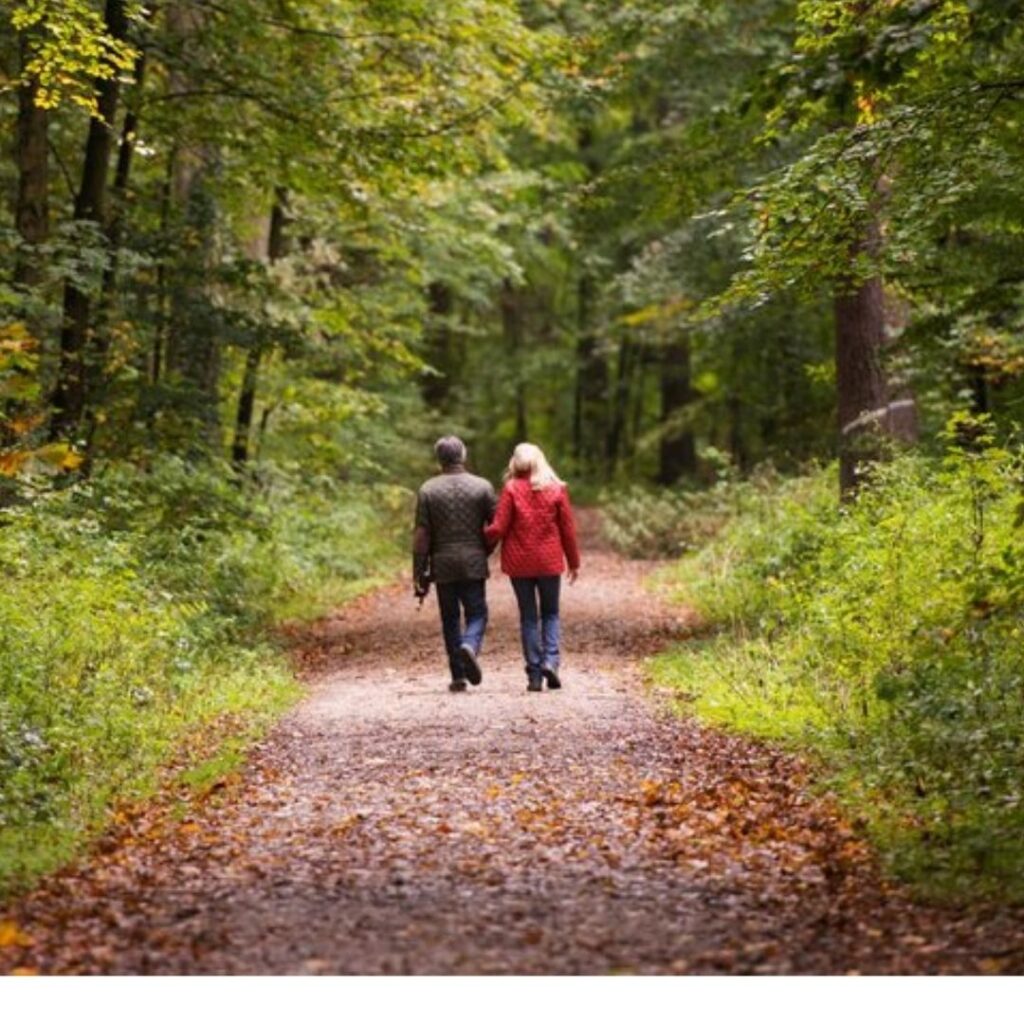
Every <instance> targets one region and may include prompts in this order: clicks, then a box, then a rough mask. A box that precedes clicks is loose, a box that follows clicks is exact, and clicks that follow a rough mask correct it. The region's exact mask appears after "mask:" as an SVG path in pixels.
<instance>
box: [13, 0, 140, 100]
mask: <svg viewBox="0 0 1024 1024" xmlns="http://www.w3.org/2000/svg"><path fill="white" fill-rule="evenodd" d="M126 7H127V8H128V10H129V12H130V14H132V15H134V16H135V17H136V18H138V17H141V5H140V4H137V3H128V4H126ZM10 19H11V25H12V27H13V28H15V29H16V30H17V31H18V32H20V33H23V34H24V36H25V38H26V40H27V43H28V46H27V59H26V60H25V61H24V63H23V65H22V68H21V78H20V82H19V84H23V83H28V82H34V83H35V84H36V88H37V91H36V98H35V102H36V104H37V105H38V106H40V107H44V108H54V107H58V106H60V105H61V104H62V103H70V104H74V105H75V106H78V107H80V108H81V109H83V110H86V111H87V112H89V113H90V114H94V113H95V112H96V95H95V88H96V82H97V81H98V80H102V79H109V78H114V77H117V76H119V75H125V74H127V73H128V72H130V71H131V69H132V65H133V64H134V63H135V58H136V52H135V50H134V49H133V48H132V47H131V46H129V45H126V44H125V43H123V42H121V41H119V40H117V39H112V38H111V37H110V36H109V35H108V33H107V32H106V27H105V26H104V24H103V18H102V16H101V15H100V14H99V13H98V12H97V11H96V10H95V9H94V8H93V5H92V4H91V3H89V2H88V0H21V2H20V3H18V4H17V5H16V6H15V7H14V9H13V10H12V11H11V14H10Z"/></svg>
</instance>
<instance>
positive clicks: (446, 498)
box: [414, 472, 498, 583]
mask: <svg viewBox="0 0 1024 1024" xmlns="http://www.w3.org/2000/svg"><path fill="white" fill-rule="evenodd" d="M497 501H498V499H497V496H496V495H495V493H494V488H493V487H492V486H491V485H490V483H489V482H488V481H486V480H484V479H483V477H479V476H474V475H473V474H472V473H467V472H454V473H441V474H440V475H439V476H435V477H431V478H430V479H429V480H428V481H427V482H426V483H425V484H424V485H423V486H422V487H421V488H420V492H419V496H418V498H417V501H416V535H417V537H416V552H415V555H418V556H419V557H414V571H415V573H416V577H417V579H419V578H422V571H423V568H424V561H425V560H424V558H423V555H425V554H428V555H429V568H430V578H431V579H432V580H433V581H434V582H435V583H454V582H455V581H457V580H482V579H486V578H487V576H488V575H489V573H488V569H487V547H486V543H485V541H484V527H485V526H486V525H487V524H488V523H489V522H490V521H491V520H492V519H493V518H494V509H495V506H496V505H497ZM424 533H425V536H424ZM422 548H425V550H421V549H422Z"/></svg>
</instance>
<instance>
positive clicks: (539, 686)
mask: <svg viewBox="0 0 1024 1024" xmlns="http://www.w3.org/2000/svg"><path fill="white" fill-rule="evenodd" d="M526 688H527V690H529V691H530V693H540V691H541V690H543V689H544V683H543V682H542V681H541V680H540V679H531V680H530V681H529V682H528V683H527V684H526Z"/></svg>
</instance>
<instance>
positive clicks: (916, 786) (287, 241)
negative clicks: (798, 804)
mask: <svg viewBox="0 0 1024 1024" xmlns="http://www.w3.org/2000/svg"><path fill="white" fill-rule="evenodd" d="M1022 8H1024V4H1021V3H1019V2H1017V0H998V2H997V0H891V2H880V0H742V2H741V0H679V2H673V3H668V2H653V0H627V2H621V3H612V2H603V0H521V2H514V0H446V2H445V3H443V4H438V3H428V2H423V0H380V2H373V3H354V2H350V0H163V2H156V0H154V2H151V3H147V4H142V3H137V2H134V0H105V2H95V0H20V2H13V3H12V2H11V0H7V2H6V3H4V4H3V7H2V15H3V16H2V19H0V118H2V124H3V138H4V140H5V150H4V159H3V160H2V162H0V566H2V570H3V575H4V587H3V588H2V592H0V879H2V880H3V885H5V886H11V887H13V886H18V885H22V884H24V883H25V881H26V880H28V879H31V878H32V877H35V876H37V875H38V873H39V872H41V871H45V870H47V869H49V868H51V867H53V866H55V865H56V864H58V863H60V862H62V861H63V860H64V859H66V858H67V857H68V856H69V854H70V853H71V852H73V851H74V850H75V849H77V848H78V847H79V846H80V844H81V842H82V841H83V838H84V837H87V836H89V835H91V834H93V833H94V832H95V830H96V829H98V828H100V827H102V824H103V823H104V821H106V820H107V816H108V815H109V813H110V808H111V807H112V806H114V805H115V804H116V803H117V802H118V801H121V800H124V799H127V798H130V797H133V796H138V795H143V794H145V793H146V792H148V791H149V790H150V789H151V788H152V787H153V786H154V785H156V780H157V779H158V777H159V771H160V769H161V766H163V765H166V764H167V763H168V762H169V761H171V760H173V759H174V758H175V757H178V756H180V751H181V749H182V745H183V744H186V746H187V745H188V744H189V743H199V741H198V740H197V739H196V737H205V739H204V740H203V741H202V743H200V745H201V746H204V748H205V746H208V745H209V743H213V744H217V743H223V744H226V746H224V747H223V748H222V749H223V750H226V751H227V754H221V755H218V756H222V757H229V756H233V755H232V754H231V752H232V751H236V750H237V749H239V747H240V745H241V744H242V743H243V742H244V741H245V738H246V737H247V736H249V735H251V734H252V733H253V732H254V731H257V730H259V729H260V728H262V727H263V725H265V724H266V722H268V721H269V720H271V718H272V717H273V715H274V714H275V713H276V712H277V711H278V710H279V709H280V708H282V707H283V706H285V705H286V704H287V703H288V701H290V700H291V699H293V698H294V696H295V694H296V692H297V691H296V688H295V685H294V682H293V681H292V678H291V669H290V668H289V666H288V664H287V662H286V660H285V659H284V658H283V656H282V655H281V654H280V653H279V651H278V649H277V647H276V645H275V643H274V642H273V639H272V631H271V627H272V626H273V625H274V624H275V623H277V622H280V621H281V620H282V619H286V618H295V617H312V616H315V615H317V614H319V613H321V612H322V611H323V610H325V609H326V608H328V607H331V606H332V605H334V604H337V603H338V602H339V601H341V600H343V599H345V598H346V597H348V596H350V595H352V594H354V593H357V592H358V591H359V590H361V589H365V588H367V587H370V586H373V585H375V584H376V583H377V582H378V581H380V580H381V579H382V578H386V577H389V576H390V575H391V574H392V573H393V571H394V566H395V559H396V557H398V555H399V554H400V553H401V552H402V551H403V550H404V547H405V545H406V540H407V531H408V519H409V515H410V490H409V489H410V488H411V487H414V486H415V485H416V484H417V483H418V481H419V479H420V478H421V477H422V476H423V475H425V474H427V473H428V472H430V469H431V467H430V442H431V441H432V440H433V438H434V437H435V436H436V435H437V434H438V433H439V432H458V433H460V434H461V435H462V436H463V437H465V439H466V440H467V441H468V443H469V446H470V449H471V456H472V461H473V464H474V467H475V468H476V469H477V470H478V471H479V472H482V473H484V474H486V475H489V476H491V477H492V478H497V476H498V475H499V473H500V471H501V468H502V466H503V464H504V462H505V460H506V459H507V456H508V452H509V450H510V448H511V446H512V445H513V444H514V443H515V442H517V441H519V440H523V439H527V438H528V439H529V440H531V441H534V442H536V443H538V444H540V445H542V446H543V447H544V448H545V449H546V450H547V451H548V452H549V454H550V456H551V458H552V461H553V462H554V464H555V465H556V467H557V468H558V469H559V471H560V472H561V473H562V474H563V475H564V476H565V477H566V478H567V479H568V480H569V481H570V482H571V484H572V487H573V493H574V495H575V497H576V498H577V500H585V501H589V502H600V503H601V504H603V505H604V506H605V508H606V510H607V511H606V517H607V524H608V532H609V536H610V538H611V539H612V540H613V542H614V543H616V544H617V545H618V546H620V547H621V548H622V549H623V550H626V551H628V552H630V553H632V554H636V555H639V556H645V557H668V558H671V559H673V560H678V561H677V562H676V563H675V564H673V565H672V566H671V567H670V568H669V569H667V570H665V571H663V572H662V574H661V582H662V584H663V585H665V586H669V587H671V588H673V589H674V590H676V591H677V592H678V594H679V599H680V600H683V601H687V602H690V603H695V604H696V606H697V608H698V610H699V611H700V612H701V614H702V617H703V620H704V630H703V632H702V635H701V637H700V638H699V640H697V641H695V642H694V643H692V644H690V645H687V646H686V647H684V648H681V649H679V650H677V651H673V652H669V653H667V654H665V655H663V656H662V657H661V658H659V659H658V660H657V661H656V663H655V664H654V665H653V667H652V672H653V673H654V675H655V677H656V678H658V679H660V680H661V681H663V682H664V683H666V684H667V685H670V686H674V687H678V688H679V692H680V695H681V705H682V707H683V708H684V709H685V710H686V711H687V712H691V711H696V713H698V714H701V715H703V716H705V717H707V718H709V719H711V720H712V721H714V722H717V723H720V724H724V725H727V726H729V727H732V728H743V729H748V730H753V731H755V732H757V733H759V734H761V735H766V736H768V737H770V738H772V739H773V740H775V741H777V742H783V743H788V744H793V745H796V746H797V747H798V748H799V749H802V750H804V751H808V752H811V753H812V756H814V757H816V758H817V759H819V760H820V763H821V766H822V778H823V779H825V780H826V781H827V783H828V784H829V785H830V786H832V787H833V788H834V789H836V790H837V791H838V792H839V793H841V794H842V796H843V798H844V799H845V800H846V801H847V802H848V804H849V806H851V807H852V808H854V809H855V810H856V812H857V813H858V814H859V815H861V816H862V818H863V820H864V823H865V827H867V828H868V829H870V830H871V832H872V834H873V836H874V837H875V839H876V841H877V842H878V844H879V846H880V848H881V849H882V850H883V851H885V852H886V853H887V854H888V855H889V856H890V858H891V864H892V866H893V868H894V869H895V870H897V871H900V872H902V873H903V874H904V875H905V876H907V877H909V878H911V879H914V880H916V881H917V882H918V883H919V884H920V885H922V886H923V887H925V888H927V889H928V890H929V891H931V892H933V893H936V894H940V895H944V896H949V895H964V894H966V895H973V894H977V893H993V892H995V893H999V894H1001V895H1002V896H1004V897H1006V896H1008V895H1009V896H1012V897H1013V898H1019V897H1020V896H1021V888H1020V885H1021V882H1020V879H1021V877H1022V875H1021V871H1020V867H1021V860H1020V858H1021V852H1020V844H1019V836H1020V834H1021V828H1022V826H1024V808H1022V805H1021V780H1022V778H1024V702H1022V697H1024V654H1022V653H1021V652H1022V651H1024V645H1022V644H1021V627H1022V619H1021V597H1022V594H1024V546H1022V537H1021V529H1020V523H1021V518H1022V513H1021V508H1022V505H1021V499H1022V480H1024V477H1022V464H1021V442H1020V428H1019V423H1020V412H1021V403H1022V401H1024V379H1022V377H1024V348H1022V344H1021V325H1022V314H1024V290H1022V285H1024V272H1022V269H1021V268H1022V266H1024V242H1022V239H1024V173H1022V172H1024V149H1022V138H1024V135H1022V133H1021V117H1022V108H1021V98H1022V92H1024V33H1022V29H1021V24H1022V21H1021V14H1022V13H1024V11H1022ZM841 498H842V500H840V499H841Z"/></svg>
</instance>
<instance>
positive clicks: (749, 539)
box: [653, 417, 1024, 902]
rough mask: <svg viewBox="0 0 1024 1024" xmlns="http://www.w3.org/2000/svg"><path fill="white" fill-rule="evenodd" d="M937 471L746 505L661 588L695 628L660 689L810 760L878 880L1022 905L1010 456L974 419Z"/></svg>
mask: <svg viewBox="0 0 1024 1024" xmlns="http://www.w3.org/2000/svg"><path fill="white" fill-rule="evenodd" d="M946 441H947V450H946V453H945V455H944V456H943V457H941V458H928V457H925V456H923V455H914V454H908V455H904V456H901V457H899V458H897V459H895V460H894V461H892V462H890V463H887V464H885V465H883V466H881V467H879V468H878V469H877V471H876V473H875V477H874V480H873V482H872V483H871V485H870V486H867V487H865V488H864V489H863V490H862V492H861V494H860V496H859V497H858V499H857V500H856V501H855V502H853V503H851V504H848V505H846V506H842V507H840V506H839V505H838V503H837V502H836V499H835V495H836V491H837V485H836V476H835V472H834V469H828V470H823V471H820V472H816V473H814V474H812V475H810V476H806V477H802V478H798V479H791V480H786V481H780V482H778V483H776V484H775V485H774V486H772V487H769V488H762V489H753V490H748V492H747V503H746V506H745V508H744V509H743V510H742V511H741V512H740V513H739V514H736V515H735V516H733V517H732V518H731V519H730V520H729V521H728V522H727V523H726V524H725V525H724V526H723V528H722V530H721V532H720V533H719V534H718V536H717V537H716V538H715V539H714V540H713V541H711V542H710V543H709V544H708V545H707V546H706V547H704V548H703V549H702V550H701V551H700V552H699V553H697V554H695V555H692V556H690V557H687V558H685V559H683V560H682V561H680V562H678V563H677V564H676V565H675V566H674V567H673V568H672V569H671V570H670V571H668V572H667V573H666V575H665V580H666V582H667V583H668V585H669V586H670V587H671V588H672V590H673V592H674V593H675V595H676V596H678V598H679V599H680V600H682V601H686V602H689V603H691V604H693V605H695V607H696V610H697V611H698V612H699V613H700V615H701V616H702V617H703V618H704V620H705V622H706V623H707V624H708V627H709V630H708V633H707V634H706V635H704V636H703V637H702V638H701V639H699V640H696V641H693V642H691V643H690V644H688V645H686V646H684V647H680V648H677V649H675V650H673V651H670V652H669V653H666V654H665V655H663V656H661V657H659V658H657V659H655V661H654V662H653V676H654V679H655V680H656V681H657V682H659V683H661V684H663V685H668V686H671V687H674V688H676V689H678V691H679V693H680V699H681V704H682V706H683V707H687V708H692V709H693V710H694V711H695V712H696V713H697V714H698V715H700V716H701V717H703V718H704V719H706V720H708V721H710V722H713V723H715V724H719V725H724V726H727V727H731V728H736V729H740V730H743V731H746V732H750V733H753V734H755V735H758V736H762V737H766V738H770V739H773V740H776V741H781V742H784V743H787V744H790V745H792V746H795V747H797V748H800V749H804V750H810V751H813V752H814V753H815V754H816V755H817V756H818V758H819V759H820V760H821V762H822V764H823V765H824V766H825V772H826V776H827V780H828V782H829V784H830V785H832V786H833V787H834V788H836V790H837V791H838V792H839V793H840V795H841V796H842V797H843V798H844V799H845V800H846V801H847V803H848V805H849V806H850V807H851V809H853V810H854V811H855V812H856V813H857V814H858V815H859V816H860V817H862V818H864V819H866V820H867V821H868V822H869V827H870V829H871V831H872V833H873V835H874V838H875V839H876V841H877V842H878V844H879V847H880V849H881V850H882V851H883V853H884V854H885V855H886V857H887V858H888V859H889V861H890V863H891V865H892V867H893V868H894V869H895V870H896V871H897V873H899V874H900V875H902V876H903V877H904V878H907V879H909V880H910V881H912V882H913V883H915V884H916V885H917V886H918V887H919V888H920V889H921V890H922V891H924V892H926V893H928V894H931V895H933V896H936V897H943V898H958V897H965V898H967V897H973V896H978V895H988V896H992V897H999V898H1003V899H1012V900H1014V901H1018V902H1019V901H1022V900H1024V844H1022V843H1021V836H1022V835H1024V804H1022V787H1024V642H1022V641H1024V610H1022V600H1021V599H1022V597H1024V530H1022V529H1021V526H1020V519H1021V469H1022V456H1021V452H1020V451H1017V450H1011V449H1007V448H1005V447H1000V446H998V445H996V444H995V443H994V440H993V438H992V436H991V435H990V433H989V428H988V424H987V422H986V421H984V420H980V421H979V420H971V419H968V418H966V417H960V418H958V419H956V420H955V421H954V422H952V423H951V426H950V428H949V430H948V431H947V436H946Z"/></svg>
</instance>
